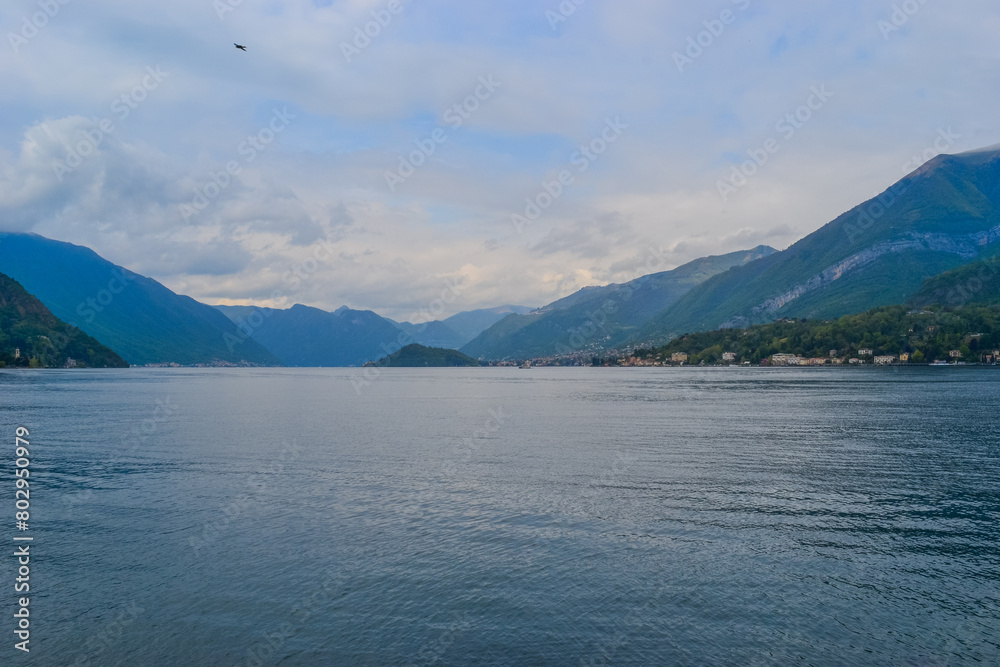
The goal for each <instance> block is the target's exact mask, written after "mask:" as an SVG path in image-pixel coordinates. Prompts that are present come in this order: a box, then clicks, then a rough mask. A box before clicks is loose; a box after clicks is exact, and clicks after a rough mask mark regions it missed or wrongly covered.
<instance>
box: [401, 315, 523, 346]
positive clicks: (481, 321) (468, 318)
mask: <svg viewBox="0 0 1000 667" xmlns="http://www.w3.org/2000/svg"><path fill="white" fill-rule="evenodd" d="M532 310H534V308H528V307H527V306H499V307H497V308H480V309H479V310H467V311H465V312H462V313H458V314H456V315H452V316H451V317H449V318H447V319H445V320H444V324H446V325H447V326H448V328H449V329H451V330H452V331H454V332H455V333H457V334H458V336H459V339H460V342H459V343H458V345H456V347H462V346H463V345H465V344H466V343H468V342H470V341H472V340H473V339H474V338H475V337H476V336H478V335H479V334H481V333H482V332H484V331H486V330H487V329H489V328H490V327H491V326H493V325H494V324H496V323H497V322H499V321H500V320H502V319H503V318H505V317H507V316H508V315H510V314H514V315H524V314H525V313H530V312H531V311H532ZM418 342H419V341H418Z"/></svg>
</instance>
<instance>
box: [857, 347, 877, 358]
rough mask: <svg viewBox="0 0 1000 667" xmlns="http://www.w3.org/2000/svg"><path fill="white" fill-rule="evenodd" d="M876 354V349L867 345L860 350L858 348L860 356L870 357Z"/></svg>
mask: <svg viewBox="0 0 1000 667" xmlns="http://www.w3.org/2000/svg"><path fill="white" fill-rule="evenodd" d="M874 354H875V350H871V349H868V348H867V347H864V348H861V349H860V350H858V356H859V357H870V356H873V355H874Z"/></svg>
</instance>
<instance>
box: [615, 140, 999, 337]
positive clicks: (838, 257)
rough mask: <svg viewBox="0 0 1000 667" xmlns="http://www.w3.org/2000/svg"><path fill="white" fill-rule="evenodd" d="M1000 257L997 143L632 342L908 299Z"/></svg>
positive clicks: (718, 282) (920, 173)
mask: <svg viewBox="0 0 1000 667" xmlns="http://www.w3.org/2000/svg"><path fill="white" fill-rule="evenodd" d="M998 252H1000V146H994V147H992V148H988V149H983V150H978V151H972V152H969V153H963V154H960V155H940V156H938V157H936V158H934V159H932V160H930V161H929V162H927V163H926V164H925V165H923V166H922V167H920V168H919V169H917V170H916V171H914V172H913V173H912V174H910V175H908V176H906V177H905V178H903V179H902V180H901V181H899V182H898V183H896V184H895V185H893V186H892V187H890V188H889V189H888V190H886V191H885V192H883V193H882V194H880V195H879V196H877V197H875V198H874V199H872V200H870V201H867V202H865V203H864V204H861V205H860V206H857V207H856V208H854V209H851V210H850V211H848V212H847V213H844V214H843V215H841V216H840V217H838V218H837V219H836V220H834V221H833V222H831V223H829V224H827V225H825V226H824V227H822V228H821V229H819V230H817V231H815V232H813V233H812V234H810V235H809V236H806V237H805V238H803V239H802V240H801V241H799V242H798V243H796V244H795V245H793V246H791V247H790V248H788V249H787V250H784V251H782V252H778V253H774V254H773V255H771V256H770V257H766V258H764V259H761V260H760V261H757V262H752V263H749V264H747V265H746V266H742V267H739V268H735V269H733V270H731V271H728V272H726V273H725V274H722V275H718V276H715V277H714V278H712V279H710V280H706V281H705V282H704V283H702V284H701V285H699V286H698V287H696V288H694V289H692V290H691V291H690V292H688V293H687V294H686V295H684V297H683V298H681V299H679V300H678V301H677V302H676V303H675V304H673V305H672V306H671V307H669V308H667V309H666V310H665V311H664V312H662V313H660V314H659V315H657V316H656V317H655V318H653V319H652V320H650V321H649V322H648V323H647V324H646V325H645V326H644V327H643V330H642V331H641V332H640V334H639V335H637V336H635V337H634V338H633V339H632V341H633V342H649V341H652V342H666V341H668V340H670V339H671V338H673V337H674V336H676V335H679V334H683V333H688V332H695V331H705V330H710V329H716V328H719V327H724V328H727V327H736V328H743V327H746V326H749V325H752V324H760V323H765V322H771V321H773V320H776V319H780V318H785V317H793V318H810V319H814V318H836V317H840V316H842V315H849V314H853V313H860V312H863V311H867V310H870V309H872V308H877V307H879V306H886V305H892V304H898V303H904V302H906V301H907V300H908V299H909V298H910V297H912V296H914V295H915V294H917V292H918V291H920V290H921V289H922V288H923V286H924V282H925V281H926V280H928V279H929V278H932V277H934V276H937V275H938V274H941V273H943V272H946V271H950V270H953V269H956V268H958V267H961V266H962V265H966V264H969V265H975V264H976V263H977V262H979V261H982V260H983V259H987V258H989V257H992V256H995V255H997V254H998ZM970 270H975V269H970ZM952 278H954V276H953V277H952ZM942 280H943V281H944V282H945V283H947V282H948V281H950V280H951V278H948V277H944V278H942ZM994 289H996V288H995V287H994Z"/></svg>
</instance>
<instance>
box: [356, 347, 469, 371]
mask: <svg viewBox="0 0 1000 667" xmlns="http://www.w3.org/2000/svg"><path fill="white" fill-rule="evenodd" d="M374 365H375V366H381V367H386V368H447V367H459V366H479V362H478V361H476V360H475V359H473V358H472V357H469V356H466V355H464V354H462V353H461V352H459V351H458V350H442V349H440V348H436V347H424V346H423V345H417V344H413V345H407V346H406V347H404V348H402V349H401V350H398V351H396V352H393V353H392V354H390V355H389V356H387V357H385V358H383V359H380V360H379V361H378V362H377V363H376V364H374Z"/></svg>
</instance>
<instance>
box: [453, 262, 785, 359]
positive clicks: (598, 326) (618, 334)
mask: <svg viewBox="0 0 1000 667" xmlns="http://www.w3.org/2000/svg"><path fill="white" fill-rule="evenodd" d="M775 252H776V251H775V249H774V248H771V247H769V246H758V247H756V248H754V249H752V250H741V251H739V252H733V253H729V254H728V255H720V256H718V257H704V258H702V259H696V260H694V261H693V262H689V263H687V264H685V265H683V266H680V267H678V268H676V269H673V270H672V271H662V272H660V273H653V274H650V275H646V276H642V277H641V278H637V279H636V280H632V281H630V282H627V283H622V284H613V285H607V286H605V287H585V288H584V289H582V290H579V291H578V292H575V293H573V294H571V295H570V296H568V297H565V298H563V299H559V300H558V301H555V302H553V303H550V304H549V305H547V306H545V307H544V308H540V309H538V310H537V311H534V312H531V313H528V314H526V315H517V314H513V315H508V316H507V317H505V318H504V319H502V320H501V321H500V322H498V323H497V324H495V325H493V326H492V327H490V328H489V329H487V330H486V331H484V332H483V333H481V334H480V335H479V336H478V337H476V339H475V340H473V341H472V342H470V343H469V344H467V345H465V346H464V347H462V348H461V350H462V352H464V353H465V354H468V355H470V356H472V357H475V358H478V359H482V360H489V361H504V360H511V359H527V358H534V357H548V356H556V355H568V354H578V353H588V352H591V351H598V350H604V349H608V348H613V347H616V346H619V345H622V344H624V343H625V342H627V341H628V340H629V339H630V338H631V337H632V336H634V335H635V334H636V333H637V332H638V331H639V330H640V329H641V327H643V326H644V325H645V324H646V323H647V322H649V321H650V319H652V318H653V317H655V316H657V315H659V314H660V313H661V312H663V310H664V309H666V308H667V307H669V306H670V305H671V304H673V303H675V302H676V301H677V300H678V299H680V298H681V297H683V296H684V295H685V294H687V293H688V292H689V291H690V290H691V289H693V288H694V287H696V286H697V285H700V284H701V283H703V282H704V281H706V280H708V279H709V278H711V277H712V276H715V275H718V274H719V273H722V272H724V271H727V270H729V269H732V268H733V267H736V266H742V265H744V264H747V263H749V262H754V261H756V260H759V259H761V258H764V257H768V256H770V255H772V254H773V253H775Z"/></svg>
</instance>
